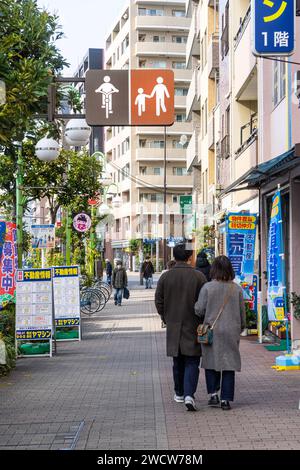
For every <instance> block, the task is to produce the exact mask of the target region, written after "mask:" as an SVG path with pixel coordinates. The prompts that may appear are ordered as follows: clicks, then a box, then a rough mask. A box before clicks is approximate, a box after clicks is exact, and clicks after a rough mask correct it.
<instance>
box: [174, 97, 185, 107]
mask: <svg viewBox="0 0 300 470" xmlns="http://www.w3.org/2000/svg"><path fill="white" fill-rule="evenodd" d="M186 99H187V97H186V96H176V95H175V98H174V106H175V108H177V109H178V108H181V109H182V108H185V107H186Z"/></svg>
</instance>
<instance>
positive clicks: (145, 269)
mask: <svg viewBox="0 0 300 470" xmlns="http://www.w3.org/2000/svg"><path fill="white" fill-rule="evenodd" d="M142 274H143V278H144V279H145V282H146V289H152V281H153V274H154V266H153V264H152V263H151V259H150V256H146V259H145V261H144V263H143V265H142Z"/></svg>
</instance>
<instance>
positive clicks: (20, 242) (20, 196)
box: [16, 147, 24, 269]
mask: <svg viewBox="0 0 300 470" xmlns="http://www.w3.org/2000/svg"><path fill="white" fill-rule="evenodd" d="M22 184H23V159H22V147H21V148H19V151H18V161H17V181H16V199H17V201H16V202H17V204H16V206H17V207H16V219H17V247H18V268H19V269H22V258H23V202H24V201H23V191H22V189H21V187H22Z"/></svg>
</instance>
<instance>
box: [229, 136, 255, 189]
mask: <svg viewBox="0 0 300 470" xmlns="http://www.w3.org/2000/svg"><path fill="white" fill-rule="evenodd" d="M256 165H257V146H256V139H254V140H252V142H251V143H250V144H249V145H248V147H246V148H245V150H244V151H243V152H242V153H239V154H238V155H236V157H235V178H234V179H235V180H237V179H238V178H240V177H241V176H243V175H244V174H245V173H247V171H248V170H250V169H251V168H253V167H255V166H256Z"/></svg>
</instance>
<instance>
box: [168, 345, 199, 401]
mask: <svg viewBox="0 0 300 470" xmlns="http://www.w3.org/2000/svg"><path fill="white" fill-rule="evenodd" d="M199 364H200V357H199V356H184V355H183V354H181V352H179V354H178V357H173V378H174V389H175V393H176V395H178V396H180V397H181V396H184V397H187V396H189V397H193V398H194V395H195V393H196V390H197V385H198V379H199Z"/></svg>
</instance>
